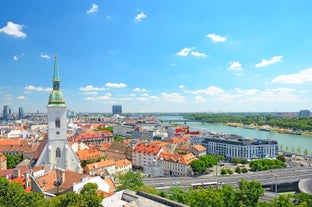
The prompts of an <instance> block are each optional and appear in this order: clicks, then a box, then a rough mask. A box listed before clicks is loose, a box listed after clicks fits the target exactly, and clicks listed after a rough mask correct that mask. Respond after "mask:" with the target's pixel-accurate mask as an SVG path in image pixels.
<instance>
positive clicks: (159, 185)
mask: <svg viewBox="0 0 312 207" xmlns="http://www.w3.org/2000/svg"><path fill="white" fill-rule="evenodd" d="M164 186H165V184H163V183H158V184H157V185H156V187H164Z"/></svg>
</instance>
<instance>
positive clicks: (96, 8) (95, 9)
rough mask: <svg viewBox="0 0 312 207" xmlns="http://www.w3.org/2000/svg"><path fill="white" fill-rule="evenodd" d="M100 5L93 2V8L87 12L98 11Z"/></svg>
mask: <svg viewBox="0 0 312 207" xmlns="http://www.w3.org/2000/svg"><path fill="white" fill-rule="evenodd" d="M98 8H99V6H98V5H96V4H95V3H93V4H92V6H91V8H90V9H89V10H88V11H87V14H90V13H95V12H97V11H98Z"/></svg>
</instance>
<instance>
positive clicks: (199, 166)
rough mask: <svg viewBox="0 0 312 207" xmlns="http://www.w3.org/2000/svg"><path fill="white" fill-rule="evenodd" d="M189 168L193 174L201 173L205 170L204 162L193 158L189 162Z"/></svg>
mask: <svg viewBox="0 0 312 207" xmlns="http://www.w3.org/2000/svg"><path fill="white" fill-rule="evenodd" d="M191 168H192V170H193V172H194V173H195V174H196V173H199V172H201V173H202V172H204V171H205V170H206V164H205V162H204V161H202V160H193V161H192V162H191Z"/></svg>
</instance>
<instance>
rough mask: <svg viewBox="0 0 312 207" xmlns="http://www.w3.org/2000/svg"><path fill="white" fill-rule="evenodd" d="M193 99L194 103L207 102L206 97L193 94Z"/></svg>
mask: <svg viewBox="0 0 312 207" xmlns="http://www.w3.org/2000/svg"><path fill="white" fill-rule="evenodd" d="M194 101H195V102H196V103H206V102H207V99H206V98H204V97H202V96H195V97H194Z"/></svg>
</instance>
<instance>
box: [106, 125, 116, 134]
mask: <svg viewBox="0 0 312 207" xmlns="http://www.w3.org/2000/svg"><path fill="white" fill-rule="evenodd" d="M105 130H107V131H110V132H111V133H113V132H114V127H113V126H108V127H105Z"/></svg>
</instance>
